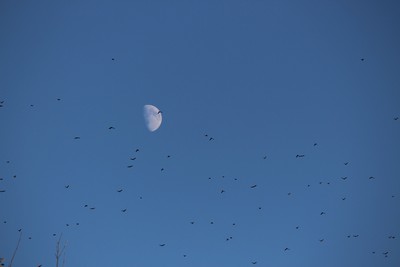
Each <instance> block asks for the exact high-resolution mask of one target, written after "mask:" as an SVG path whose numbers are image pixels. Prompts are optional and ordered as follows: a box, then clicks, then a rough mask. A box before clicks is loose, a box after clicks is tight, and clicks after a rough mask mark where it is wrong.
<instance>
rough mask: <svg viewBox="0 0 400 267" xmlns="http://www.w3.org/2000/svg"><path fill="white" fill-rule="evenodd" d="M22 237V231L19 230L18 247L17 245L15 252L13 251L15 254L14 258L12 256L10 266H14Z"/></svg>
mask: <svg viewBox="0 0 400 267" xmlns="http://www.w3.org/2000/svg"><path fill="white" fill-rule="evenodd" d="M21 238H22V231H20V232H19V239H18V243H17V247H16V248H15V250H14V253H13V255H12V258H11V261H10V264H9V265H8V267H12V264H13V261H14V257H15V254H17V250H18V247H19V243H20V242H21Z"/></svg>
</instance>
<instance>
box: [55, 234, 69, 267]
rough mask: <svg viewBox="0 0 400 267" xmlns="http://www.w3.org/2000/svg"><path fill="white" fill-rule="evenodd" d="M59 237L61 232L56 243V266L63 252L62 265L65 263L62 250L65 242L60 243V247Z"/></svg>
mask: <svg viewBox="0 0 400 267" xmlns="http://www.w3.org/2000/svg"><path fill="white" fill-rule="evenodd" d="M61 238H62V234H61V235H60V238H59V239H58V241H57V244H56V254H55V256H56V267H58V262H59V260H60V257H61V256H62V255H63V254H64V261H63V266H64V263H65V252H64V250H65V247H66V245H65V243H64V244H63V245H62V247H61V246H60V243H61Z"/></svg>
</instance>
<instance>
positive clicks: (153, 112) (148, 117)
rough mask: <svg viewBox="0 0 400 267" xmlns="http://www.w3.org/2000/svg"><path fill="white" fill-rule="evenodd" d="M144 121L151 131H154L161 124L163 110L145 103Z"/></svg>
mask: <svg viewBox="0 0 400 267" xmlns="http://www.w3.org/2000/svg"><path fill="white" fill-rule="evenodd" d="M143 115H144V121H145V123H146V127H147V129H148V130H149V131H150V132H154V131H155V130H157V129H158V128H160V126H161V122H162V115H161V111H160V110H159V109H158V108H157V107H155V106H153V105H144V107H143Z"/></svg>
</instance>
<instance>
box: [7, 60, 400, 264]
mask: <svg viewBox="0 0 400 267" xmlns="http://www.w3.org/2000/svg"><path fill="white" fill-rule="evenodd" d="M114 60H115V59H114V58H112V61H114ZM361 61H364V59H361ZM57 101H61V99H60V98H57ZM30 106H31V107H34V105H33V104H31V105H30ZM4 107H5V101H4V100H2V101H0V108H4ZM160 113H161V111H160ZM393 120H394V121H398V120H399V117H394V118H393ZM105 128H106V129H108V130H110V131H115V130H116V127H115V126H108V127H105ZM203 136H204V138H205V140H206V141H208V142H215V138H214V137H213V136H211V135H209V134H208V133H206V134H204V135H203ZM72 138H73V139H74V140H76V141H79V140H80V139H81V137H80V136H75V137H72ZM312 146H313V147H317V146H318V143H313V145H312ZM133 151H134V152H135V155H134V156H130V157H129V161H131V162H133V161H136V160H137V159H138V158H139V157H140V156H139V155H140V149H139V148H136V149H134V150H133ZM171 157H172V156H171V155H170V154H168V155H166V158H168V159H170V158H171ZM305 157H306V155H305V154H296V155H294V158H296V159H298V160H301V159H302V158H305ZM261 159H263V160H267V159H268V156H267V155H263V156H261ZM6 163H7V164H11V162H10V161H9V160H7V161H6ZM349 163H350V162H348V161H346V162H343V164H344V165H345V166H347V165H349ZM133 167H134V165H133V164H128V165H126V168H128V169H131V168H133ZM164 171H165V168H164V167H161V168H160V172H164ZM222 178H224V176H222ZM367 178H368V179H369V180H374V179H375V177H374V176H369V177H367ZM4 179H7V178H5V177H2V176H0V182H1V181H3V180H4ZM10 179H17V175H13V176H11V177H10ZM208 179H209V180H212V179H213V178H212V177H208ZM338 179H340V180H342V181H343V182H345V181H346V180H347V179H348V176H341V177H340V178H338ZM234 180H237V178H234ZM319 184H320V185H321V184H323V182H319ZM326 184H327V185H330V182H326ZM310 186H311V185H310V184H307V187H310ZM64 188H65V190H71V186H70V184H65V185H64ZM249 188H250V189H251V190H257V188H258V185H257V184H251V185H249ZM123 192H124V188H118V189H116V193H117V194H122V193H123ZM0 193H1V194H7V189H6V188H4V187H3V186H2V184H1V183H0ZM219 193H220V194H225V193H226V189H224V188H222V189H220V191H219ZM287 195H288V196H291V195H292V192H288V193H287ZM391 197H392V198H394V197H395V195H392V196H391ZM140 199H142V196H140ZM346 199H347V198H346V197H341V200H342V201H345V200H346ZM83 207H84V208H86V209H88V210H91V211H94V210H96V206H91V205H89V204H84V205H83ZM258 209H259V210H261V209H262V207H261V206H259V207H258ZM120 212H121V213H126V212H128V208H122V209H120ZM326 214H327V212H326V211H324V210H322V211H320V212H319V215H320V216H325V215H326ZM189 223H190V224H191V225H194V224H195V223H196V222H195V221H190V222H189ZM209 223H210V224H211V225H213V224H214V221H210V222H209ZM3 224H7V220H3ZM72 226H76V227H78V226H80V223H79V222H74V223H65V227H72ZM232 226H236V223H235V222H233V223H232ZM295 229H296V230H300V226H299V225H298V226H296V227H295ZM16 230H17V231H18V232H20V233H22V231H23V228H17V229H16ZM52 236H57V234H56V233H52ZM346 237H347V238H359V237H360V235H359V234H356V233H354V234H348V235H347V236H346ZM396 237H397V236H396V235H393V234H390V235H388V236H387V238H388V239H390V240H395V239H396ZM27 238H28V239H29V240H31V239H32V236H28V237H27ZM232 239H233V236H227V237H226V238H225V241H226V242H229V241H231V240H232ZM318 242H320V243H323V242H326V238H324V237H321V238H320V239H318ZM167 245H168V244H167V243H164V242H160V243H159V244H158V246H159V247H165V246H167ZM282 251H284V252H289V251H291V247H289V246H287V247H282ZM370 253H372V254H377V253H378V252H377V251H371V252H370ZM379 253H380V254H381V255H382V256H383V257H386V258H387V257H389V255H390V251H386V250H384V251H380V252H379ZM0 256H1V255H0ZM182 256H183V257H185V258H186V257H188V254H183V255H182ZM4 262H5V259H4V258H0V265H1V266H4V264H5V263H4ZM249 263H250V264H252V265H256V264H258V263H259V262H258V261H257V260H251V261H250V262H249ZM38 266H39V267H41V266H42V265H38Z"/></svg>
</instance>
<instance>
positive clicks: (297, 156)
mask: <svg viewBox="0 0 400 267" xmlns="http://www.w3.org/2000/svg"><path fill="white" fill-rule="evenodd" d="M303 157H304V155H298V154H297V155H296V158H303Z"/></svg>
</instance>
